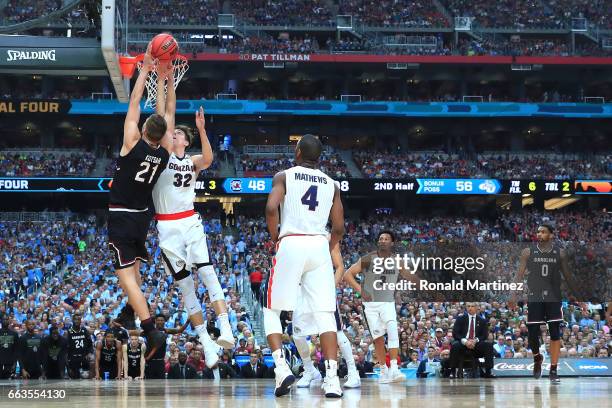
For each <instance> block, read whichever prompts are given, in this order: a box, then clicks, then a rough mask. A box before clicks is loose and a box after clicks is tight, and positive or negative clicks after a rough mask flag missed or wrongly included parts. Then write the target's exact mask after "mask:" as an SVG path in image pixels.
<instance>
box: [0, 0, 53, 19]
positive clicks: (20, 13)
mask: <svg viewBox="0 0 612 408" xmlns="http://www.w3.org/2000/svg"><path fill="white" fill-rule="evenodd" d="M61 7H62V0H9V1H8V2H7V3H6V6H5V7H4V10H3V16H2V17H3V19H4V20H5V21H6V23H8V24H16V23H21V22H24V21H28V20H33V19H35V18H38V17H42V16H44V15H45V14H49V13H51V12H53V11H55V10H58V9H60V8H61Z"/></svg>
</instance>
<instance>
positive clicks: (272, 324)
mask: <svg viewBox="0 0 612 408" xmlns="http://www.w3.org/2000/svg"><path fill="white" fill-rule="evenodd" d="M263 317H264V331H265V332H266V336H269V335H271V334H283V327H282V326H281V320H280V311H278V310H272V309H268V308H267V307H264V309H263Z"/></svg>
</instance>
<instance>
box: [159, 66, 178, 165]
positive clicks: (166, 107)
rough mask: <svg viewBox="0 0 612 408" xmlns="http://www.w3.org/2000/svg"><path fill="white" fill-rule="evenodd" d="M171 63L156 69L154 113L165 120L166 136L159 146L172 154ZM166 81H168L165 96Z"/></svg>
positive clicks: (172, 77) (172, 85)
mask: <svg viewBox="0 0 612 408" xmlns="http://www.w3.org/2000/svg"><path fill="white" fill-rule="evenodd" d="M172 69H173V68H172V62H166V61H164V62H163V63H160V64H159V65H158V67H157V102H156V105H155V112H156V113H157V114H158V115H161V116H163V117H164V119H165V120H166V134H165V135H164V137H163V138H162V140H161V141H160V144H161V146H162V147H163V148H164V149H166V150H167V151H168V153H172V151H173V147H174V144H173V138H174V123H175V116H176V92H175V91H174V73H173V72H172ZM166 79H167V80H168V85H167V95H166V89H165V87H166Z"/></svg>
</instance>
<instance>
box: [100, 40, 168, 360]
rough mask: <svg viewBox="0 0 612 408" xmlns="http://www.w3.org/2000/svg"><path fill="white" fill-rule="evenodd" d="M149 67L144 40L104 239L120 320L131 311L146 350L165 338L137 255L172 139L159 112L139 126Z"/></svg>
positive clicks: (140, 252) (130, 317)
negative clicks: (121, 303) (123, 299)
mask: <svg viewBox="0 0 612 408" xmlns="http://www.w3.org/2000/svg"><path fill="white" fill-rule="evenodd" d="M153 69H155V68H154V63H153V59H152V58H151V54H150V44H149V48H148V49H147V52H146V54H145V57H144V61H143V69H142V70H141V71H140V73H139V75H138V79H137V80H136V84H135V85H134V89H133V90H132V95H131V96H130V102H129V107H128V113H127V115H126V117H125V123H124V127H123V145H122V147H121V152H120V154H119V158H118V160H117V169H116V171H115V175H114V177H113V182H112V185H111V189H110V198H109V217H108V245H109V248H110V249H111V253H112V255H113V264H114V267H115V271H116V273H117V276H118V277H119V284H120V285H121V288H122V289H123V291H124V293H125V294H127V296H128V305H127V306H126V307H125V308H124V310H123V311H122V322H123V323H125V322H126V321H133V316H134V312H136V314H137V315H138V317H139V318H140V326H141V327H142V329H143V331H144V335H145V336H146V338H147V344H148V345H149V347H148V348H149V350H150V351H151V352H154V351H155V350H156V349H157V348H159V347H160V346H161V345H162V344H163V343H164V340H165V336H164V335H163V334H162V333H160V332H159V331H158V330H157V329H155V325H154V322H153V319H152V318H151V315H150V313H149V308H148V307H147V301H146V299H145V297H144V295H143V293H142V291H141V285H142V281H141V277H140V261H145V262H146V260H147V259H148V255H147V250H146V248H145V241H146V238H147V231H148V229H149V225H150V223H151V218H152V217H151V214H150V212H149V209H148V205H149V202H150V201H151V192H152V191H153V186H154V185H155V182H156V181H157V179H158V178H159V176H160V174H161V173H162V171H163V170H164V168H165V167H166V164H167V163H168V159H169V157H170V156H169V153H168V149H169V147H170V146H171V144H172V141H171V140H170V139H169V138H164V135H165V133H166V121H165V119H164V118H163V117H162V116H160V115H157V114H153V115H151V116H149V117H148V118H147V120H146V121H145V123H144V125H143V127H142V135H141V133H140V130H139V129H138V122H139V120H140V100H141V98H142V94H143V91H144V88H145V82H146V80H147V76H148V75H149V72H150V71H152V70H153ZM129 328H131V327H129Z"/></svg>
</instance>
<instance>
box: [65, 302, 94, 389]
mask: <svg viewBox="0 0 612 408" xmlns="http://www.w3.org/2000/svg"><path fill="white" fill-rule="evenodd" d="M81 319H82V318H81V315H80V314H79V313H76V314H75V315H74V316H72V327H71V328H70V330H68V331H67V332H66V340H68V353H67V355H68V375H69V376H70V378H71V379H73V380H78V379H80V378H81V370H83V371H84V372H87V373H89V370H90V367H89V366H90V364H89V361H88V360H87V355H88V354H90V353H91V352H92V347H93V344H92V342H91V334H90V333H89V331H88V330H87V329H85V328H84V327H81Z"/></svg>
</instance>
